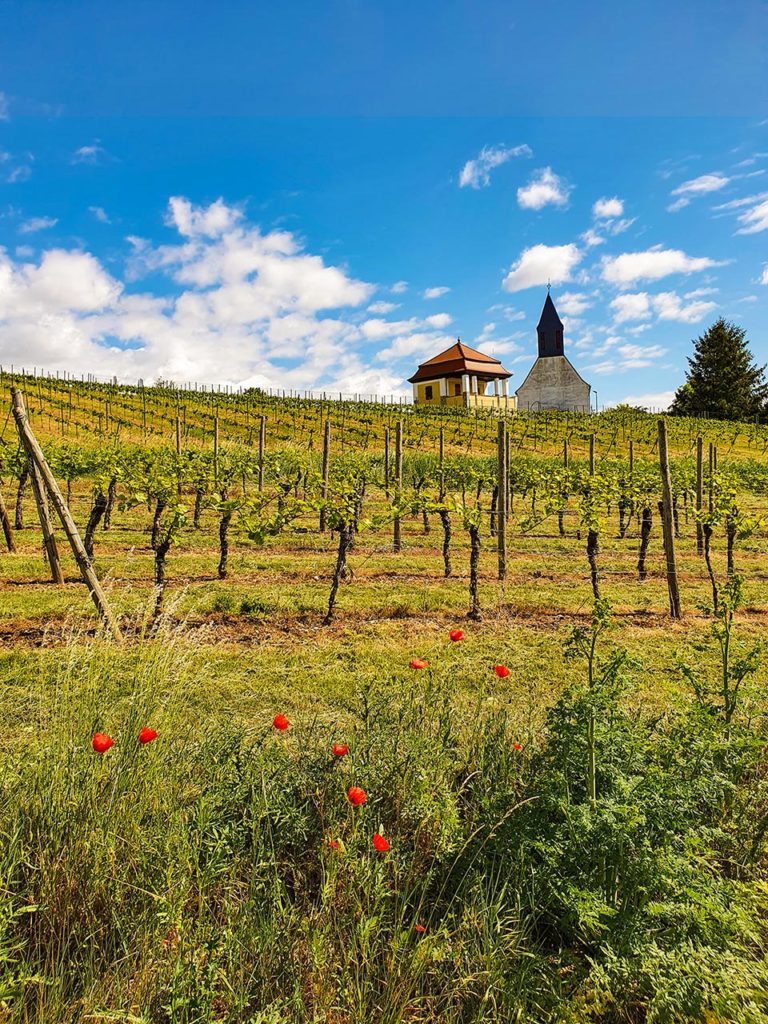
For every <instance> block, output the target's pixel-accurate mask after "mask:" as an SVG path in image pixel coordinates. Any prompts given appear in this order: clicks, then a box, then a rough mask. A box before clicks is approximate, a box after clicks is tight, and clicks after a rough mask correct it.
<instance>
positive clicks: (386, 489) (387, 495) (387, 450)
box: [384, 427, 389, 500]
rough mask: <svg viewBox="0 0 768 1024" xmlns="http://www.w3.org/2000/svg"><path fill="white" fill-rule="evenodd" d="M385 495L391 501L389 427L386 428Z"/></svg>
mask: <svg viewBox="0 0 768 1024" xmlns="http://www.w3.org/2000/svg"><path fill="white" fill-rule="evenodd" d="M384 494H385V495H386V497H387V500H389V427H385V428H384Z"/></svg>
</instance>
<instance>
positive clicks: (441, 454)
mask: <svg viewBox="0 0 768 1024" xmlns="http://www.w3.org/2000/svg"><path fill="white" fill-rule="evenodd" d="M438 458H439V460H440V462H439V470H438V479H439V481H440V501H442V500H443V498H444V497H445V427H440V449H439V455H438Z"/></svg>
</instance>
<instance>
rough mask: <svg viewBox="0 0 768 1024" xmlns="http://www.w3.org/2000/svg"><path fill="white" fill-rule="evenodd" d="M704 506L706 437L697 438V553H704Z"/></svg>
mask: <svg viewBox="0 0 768 1024" xmlns="http://www.w3.org/2000/svg"><path fill="white" fill-rule="evenodd" d="M703 506H704V438H703V437H702V436H701V434H699V436H698V437H697V438H696V554H697V555H703V554H704V527H703V525H702V522H701V518H700V517H701V510H702V508H703Z"/></svg>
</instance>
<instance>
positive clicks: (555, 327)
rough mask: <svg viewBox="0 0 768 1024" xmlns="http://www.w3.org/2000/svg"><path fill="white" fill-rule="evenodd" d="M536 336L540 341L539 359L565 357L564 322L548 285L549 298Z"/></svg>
mask: <svg viewBox="0 0 768 1024" xmlns="http://www.w3.org/2000/svg"><path fill="white" fill-rule="evenodd" d="M536 334H537V336H538V339H539V358H542V357H543V356H561V355H563V354H564V353H563V322H562V320H561V319H560V317H559V316H558V315H557V310H556V309H555V304H554V302H553V301H552V296H551V295H550V294H549V285H547V297H546V299H545V300H544V308H543V309H542V311H541V318H540V319H539V324H538V327H537V328H536Z"/></svg>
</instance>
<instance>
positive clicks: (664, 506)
mask: <svg viewBox="0 0 768 1024" xmlns="http://www.w3.org/2000/svg"><path fill="white" fill-rule="evenodd" d="M659 469H660V471H661V495H662V501H661V518H662V526H663V530H664V554H665V556H666V560H667V588H668V590H669V614H670V615H671V616H672V618H673V619H679V618H680V617H681V614H682V613H681V610H680V589H679V586H678V579H677V559H676V557H675V528H674V521H673V513H672V480H671V478H670V475H669V451H668V448H667V422H666V420H665V419H663V418H661V417H660V418H659Z"/></svg>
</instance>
